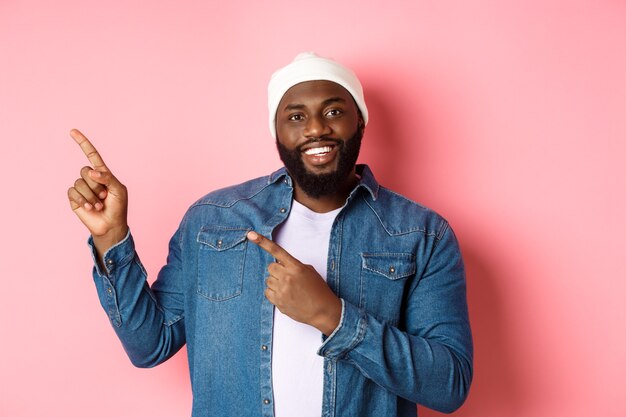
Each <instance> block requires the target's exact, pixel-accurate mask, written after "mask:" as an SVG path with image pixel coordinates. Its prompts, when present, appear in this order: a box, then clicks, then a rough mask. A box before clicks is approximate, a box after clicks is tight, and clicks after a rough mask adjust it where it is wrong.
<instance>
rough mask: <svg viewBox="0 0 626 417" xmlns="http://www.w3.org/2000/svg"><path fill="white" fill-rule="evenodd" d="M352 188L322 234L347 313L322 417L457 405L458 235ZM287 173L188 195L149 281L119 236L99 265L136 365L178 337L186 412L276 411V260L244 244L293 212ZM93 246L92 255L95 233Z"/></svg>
mask: <svg viewBox="0 0 626 417" xmlns="http://www.w3.org/2000/svg"><path fill="white" fill-rule="evenodd" d="M357 172H358V173H359V174H360V176H361V181H360V183H359V185H358V186H357V187H356V188H355V189H354V190H353V191H352V193H351V194H350V196H349V198H348V201H347V203H346V205H345V206H344V207H343V209H342V210H341V212H340V213H339V214H338V216H337V218H336V219H335V222H334V224H333V228H332V231H331V238H330V246H329V250H328V273H327V282H328V285H329V286H330V288H331V289H332V290H333V291H334V292H335V293H336V294H337V295H338V296H339V297H340V298H341V301H342V306H343V307H342V316H341V322H340V324H339V326H338V327H337V329H336V330H335V331H334V332H333V333H332V334H331V335H330V336H329V337H328V338H326V337H323V336H322V334H321V333H320V342H323V343H321V347H320V349H319V351H318V354H319V355H321V356H323V357H324V388H323V409H322V416H324V417H347V416H355V417H356V416H359V417H368V416H371V417H374V416H376V417H379V416H415V415H416V407H415V404H422V405H424V406H427V407H430V408H433V409H435V410H439V411H443V412H451V411H453V410H455V409H457V408H458V407H459V406H460V405H461V404H462V403H463V402H464V400H465V398H466V396H467V394H468V391H469V387H470V384H471V380H472V356H473V352H472V336H471V331H470V325H469V319H468V310H467V302H466V286H465V272H464V267H463V260H462V257H461V253H460V250H459V246H458V243H457V240H456V238H455V235H454V233H453V231H452V229H451V228H450V226H449V225H448V223H447V222H446V221H445V220H444V219H443V218H442V217H440V216H439V215H437V214H436V213H435V212H433V211H432V210H430V209H427V208H425V207H423V206H421V205H419V204H416V203H414V202H412V201H409V200H408V199H406V198H405V197H403V196H401V195H399V194H396V193H394V192H392V191H390V190H388V189H386V188H384V187H382V186H380V185H379V184H378V183H377V182H376V180H375V178H374V176H373V175H372V173H371V171H370V169H369V168H368V167H367V166H365V165H359V166H357ZM292 198H293V187H292V180H291V178H290V177H289V176H288V174H287V173H286V171H285V169H284V168H282V169H280V170H278V171H276V172H275V173H273V174H271V175H270V176H267V177H262V178H258V179H254V180H251V181H248V182H246V183H243V184H240V185H237V186H233V187H229V188H225V189H222V190H218V191H215V192H212V193H210V194H208V195H206V196H205V197H203V198H202V199H200V200H198V201H197V202H196V203H195V204H193V205H192V206H191V207H190V208H189V210H188V211H187V213H186V214H185V216H184V218H183V220H182V222H181V224H180V226H179V228H178V230H177V231H176V233H175V234H174V236H173V237H172V239H171V240H170V244H169V255H168V258H167V264H166V265H165V266H164V267H163V268H162V269H161V271H160V272H159V275H158V277H157V280H156V281H155V282H154V284H153V285H152V286H151V287H150V286H149V285H148V284H147V282H146V271H145V269H144V267H143V266H142V264H141V262H140V260H139V257H138V255H137V253H136V252H135V248H134V243H133V238H132V236H131V234H130V232H129V234H128V235H127V236H126V238H125V239H124V240H123V241H122V242H120V243H118V244H117V245H115V246H114V247H112V248H111V249H109V250H108V251H107V253H106V254H105V255H104V266H105V268H104V269H105V270H102V269H101V268H100V267H99V266H98V264H97V263H96V264H95V266H94V271H93V277H94V281H95V284H96V288H97V291H98V296H99V299H100V302H101V304H102V306H103V307H104V309H105V311H106V312H107V314H108V316H109V320H110V322H111V324H112V326H113V328H114V329H115V331H116V333H117V335H118V337H119V338H120V340H121V342H122V344H123V346H124V349H125V350H126V352H127V354H128V356H129V357H130V360H131V361H132V363H133V364H134V365H136V366H139V367H151V366H155V365H158V364H159V363H162V362H164V361H165V360H167V359H168V358H169V357H171V356H172V355H174V354H175V353H176V352H177V351H178V350H179V349H180V348H181V347H182V346H183V345H184V344H185V343H186V344H187V350H188V358H189V370H190V377H191V382H192V390H193V411H192V415H193V416H194V417H201V416H246V417H255V416H265V417H269V416H273V413H274V411H273V409H274V408H273V407H274V406H273V396H272V375H271V369H272V365H271V358H272V323H273V314H274V307H273V305H272V304H270V303H269V302H268V301H267V299H266V298H265V296H264V294H263V291H264V289H265V278H266V276H267V270H266V268H267V266H268V265H269V264H270V263H271V262H273V259H272V258H271V257H270V255H269V254H267V253H266V252H265V251H263V250H262V249H260V248H259V247H257V246H256V245H255V244H251V243H249V242H248V241H247V239H246V233H247V232H248V231H249V230H255V231H256V232H258V233H260V234H262V235H264V236H265V237H267V238H270V239H271V237H272V231H273V230H274V229H275V228H276V226H278V225H279V224H281V223H282V222H283V221H284V220H285V219H286V218H287V216H288V215H289V211H290V207H291V201H292ZM89 243H90V245H91V247H92V255H93V256H94V257H95V250H94V248H93V243H92V242H91V239H90V241H89Z"/></svg>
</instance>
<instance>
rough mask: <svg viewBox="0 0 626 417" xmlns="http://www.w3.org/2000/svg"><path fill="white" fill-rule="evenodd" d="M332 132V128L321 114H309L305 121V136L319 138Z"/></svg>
mask: <svg viewBox="0 0 626 417" xmlns="http://www.w3.org/2000/svg"><path fill="white" fill-rule="evenodd" d="M331 132H332V129H331V128H330V126H329V125H328V123H326V120H325V119H324V118H323V117H321V116H311V117H309V118H308V120H307V122H306V126H305V128H304V136H306V137H307V138H321V137H322V136H325V135H328V134H330V133H331Z"/></svg>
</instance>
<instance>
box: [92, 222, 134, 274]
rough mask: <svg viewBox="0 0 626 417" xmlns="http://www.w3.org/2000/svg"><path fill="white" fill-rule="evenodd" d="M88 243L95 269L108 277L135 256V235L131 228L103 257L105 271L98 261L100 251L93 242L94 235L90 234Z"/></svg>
mask: <svg viewBox="0 0 626 417" xmlns="http://www.w3.org/2000/svg"><path fill="white" fill-rule="evenodd" d="M87 245H89V248H90V250H91V257H92V259H93V263H94V270H95V272H96V274H98V275H99V276H101V277H108V276H110V275H111V273H113V271H114V270H115V269H116V268H120V267H122V266H124V265H126V264H127V263H128V262H130V261H131V260H132V259H133V257H134V256H135V242H134V241H133V237H132V235H131V234H130V229H128V232H127V233H126V236H125V237H124V239H122V240H120V241H119V242H117V243H116V244H115V245H113V246H111V247H110V248H109V249H108V250H107V251H106V252H105V253H104V256H103V257H102V261H103V263H104V269H105V270H104V271H103V270H102V268H101V267H100V263H99V262H98V253H97V252H96V247H95V245H94V243H93V237H92V236H89V239H87Z"/></svg>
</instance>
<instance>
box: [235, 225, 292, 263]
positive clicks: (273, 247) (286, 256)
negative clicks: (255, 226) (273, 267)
mask: <svg viewBox="0 0 626 417" xmlns="http://www.w3.org/2000/svg"><path fill="white" fill-rule="evenodd" d="M246 237H247V238H248V240H250V241H251V242H254V243H256V244H257V245H259V247H260V248H261V249H263V250H264V251H265V252H267V253H269V254H270V255H272V256H273V257H274V258H275V259H276V260H277V261H278V262H279V263H281V264H283V265H284V264H287V263H290V264H292V263H296V262H299V261H298V260H297V259H296V258H294V257H293V256H291V254H290V253H289V252H287V251H286V250H285V249H283V248H282V247H280V245H278V244H277V243H274V242H273V241H271V240H269V239H267V238H265V237H264V236H261V235H260V234H258V233H257V232H254V231H249V232H248V234H247V235H246Z"/></svg>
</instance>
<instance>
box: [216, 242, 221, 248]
mask: <svg viewBox="0 0 626 417" xmlns="http://www.w3.org/2000/svg"><path fill="white" fill-rule="evenodd" d="M217 247H218V248H221V247H222V241H221V240H218V241H217Z"/></svg>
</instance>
